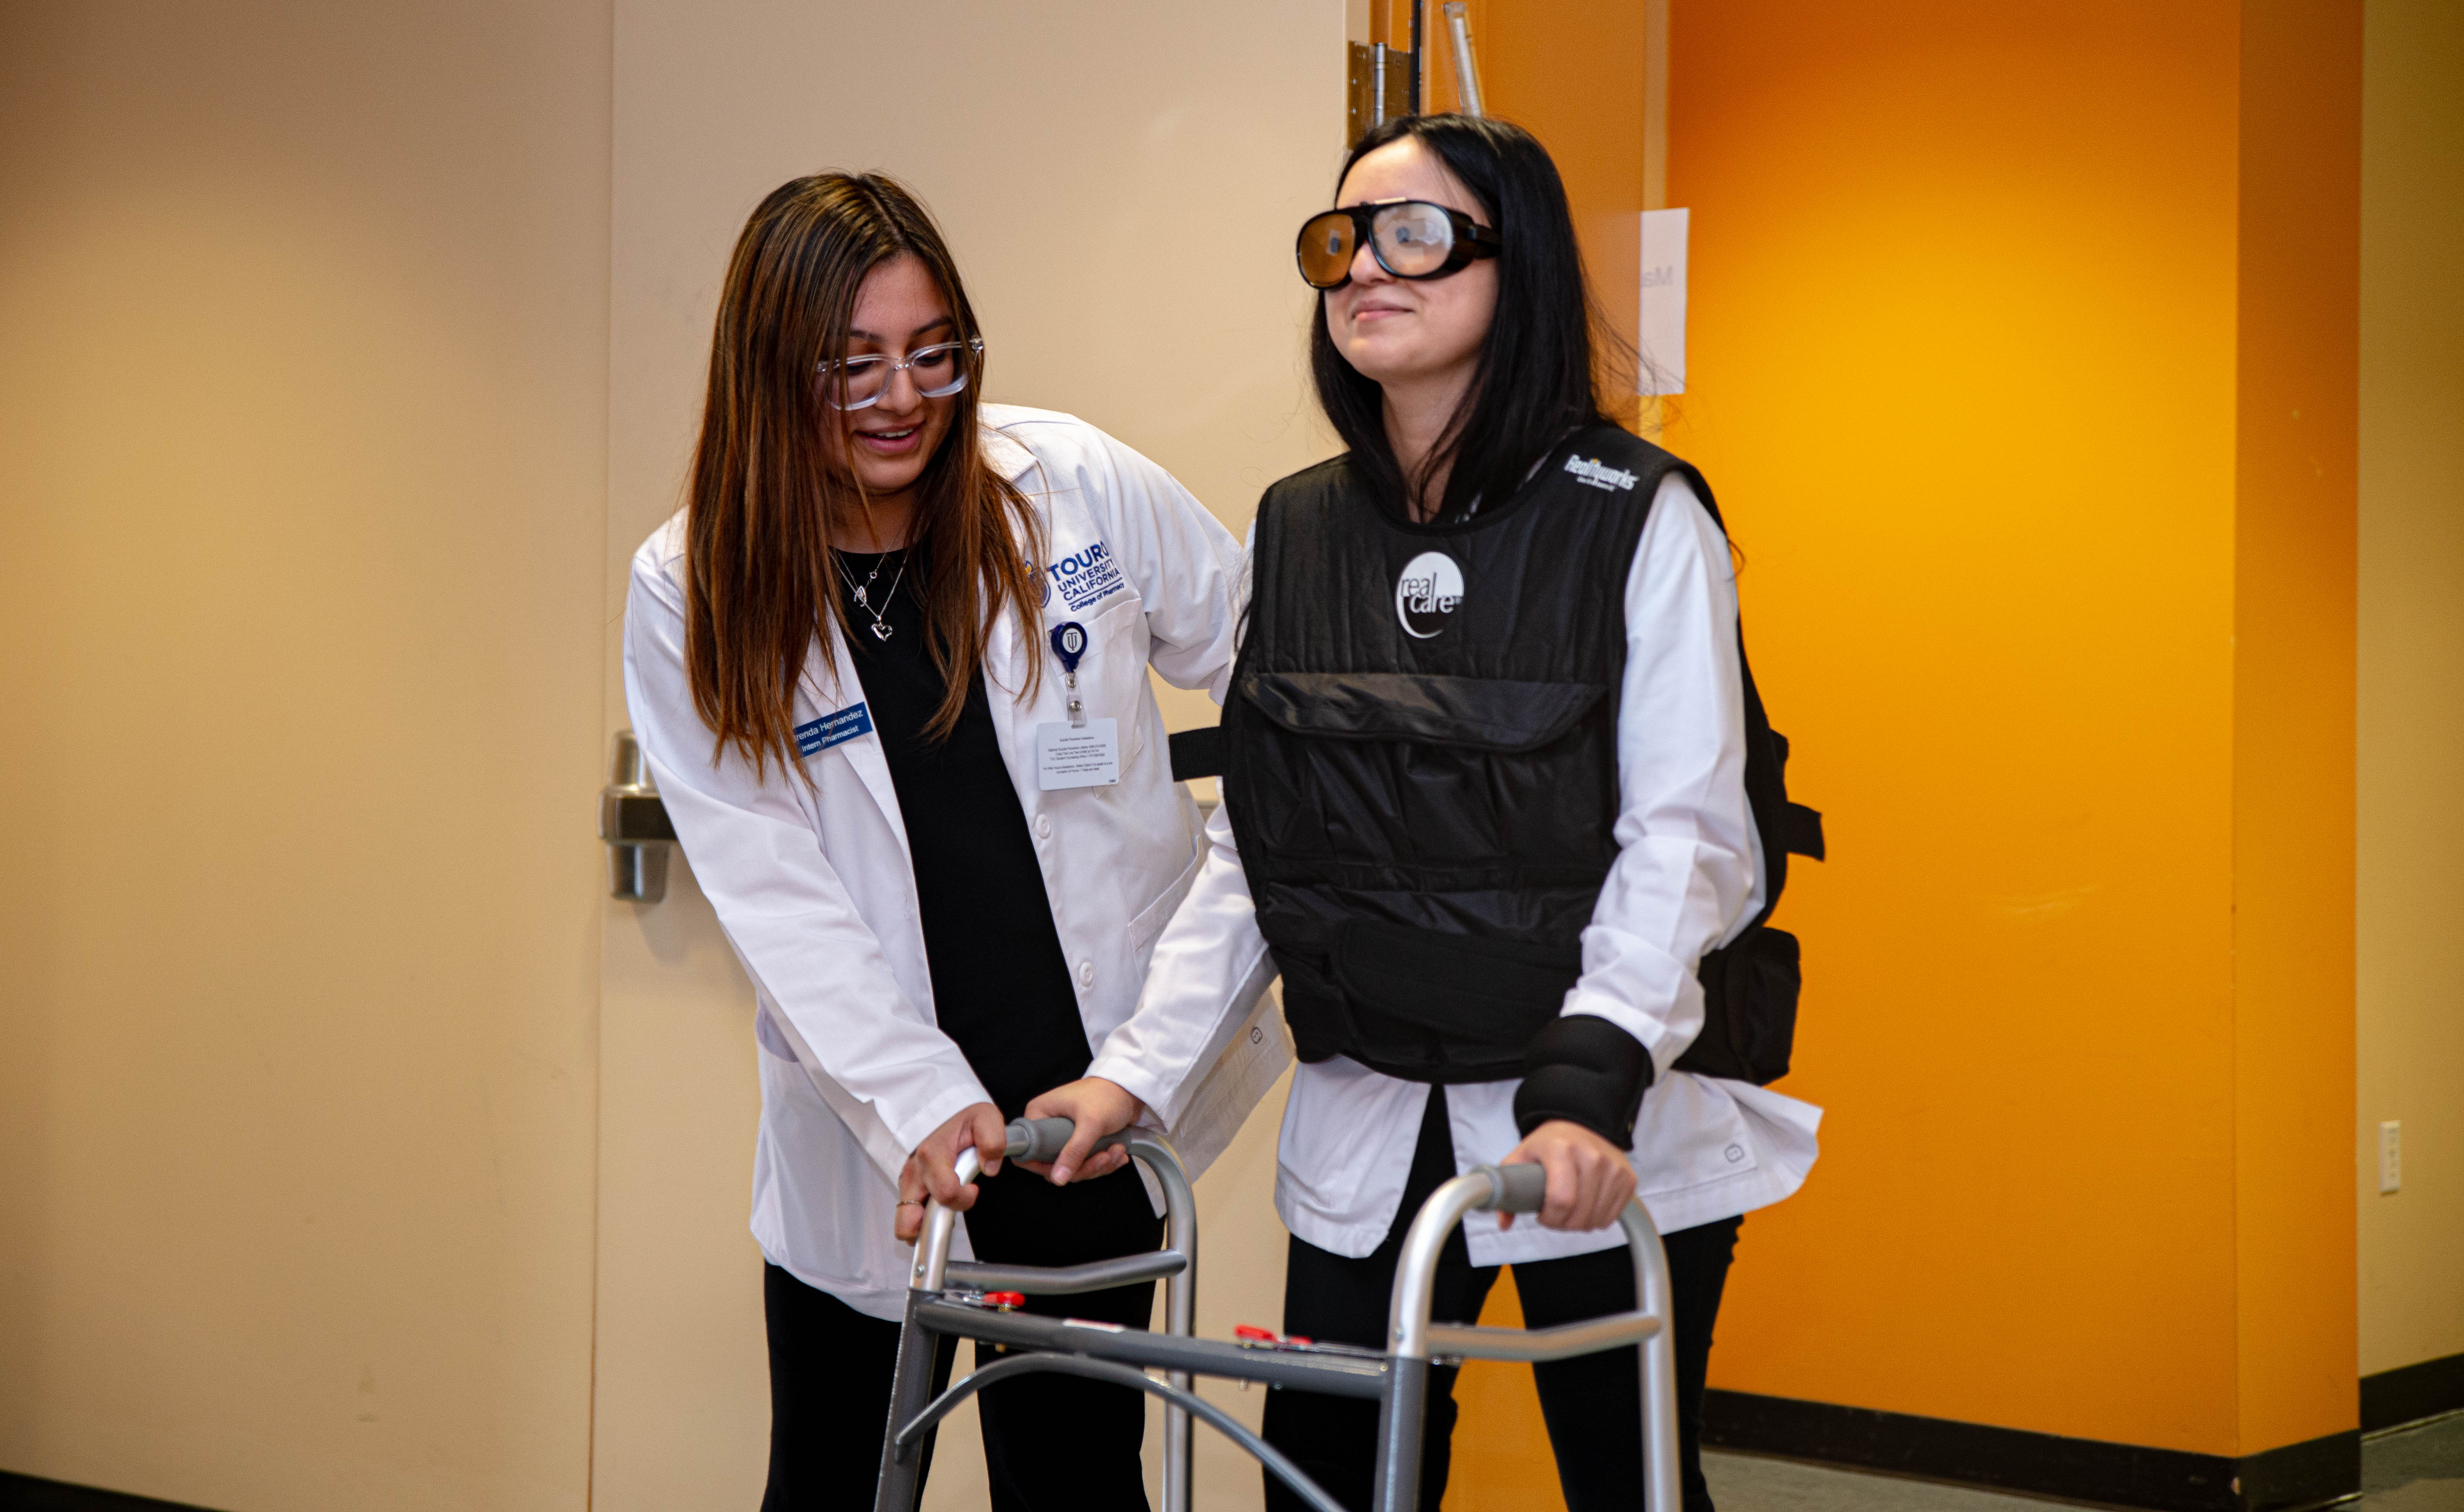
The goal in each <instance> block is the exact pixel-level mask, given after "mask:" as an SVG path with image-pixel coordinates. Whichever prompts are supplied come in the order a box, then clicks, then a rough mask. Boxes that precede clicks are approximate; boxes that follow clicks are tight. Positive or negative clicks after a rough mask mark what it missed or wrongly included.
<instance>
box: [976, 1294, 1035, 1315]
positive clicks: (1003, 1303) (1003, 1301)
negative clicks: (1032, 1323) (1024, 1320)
mask: <svg viewBox="0 0 2464 1512" xmlns="http://www.w3.org/2000/svg"><path fill="white" fill-rule="evenodd" d="M984 1305H985V1306H987V1307H999V1308H1000V1309H1001V1311H1003V1312H1008V1311H1010V1310H1011V1309H1012V1308H1015V1307H1023V1306H1025V1305H1026V1296H1025V1294H1024V1293H1023V1292H1015V1291H988V1292H986V1293H984Z"/></svg>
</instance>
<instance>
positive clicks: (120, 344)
mask: <svg viewBox="0 0 2464 1512" xmlns="http://www.w3.org/2000/svg"><path fill="white" fill-rule="evenodd" d="M606 114H607V17H606V12H605V7H604V6H601V5H597V4H592V3H588V0H572V3H565V0H521V3H518V4H513V5H505V4H496V3H488V4H481V3H477V0H416V3H409V4H395V5H387V6H383V7H365V6H334V5H330V4H323V3H312V0H231V3H226V4H221V5H215V6H210V7H205V6H171V5H139V4H121V5H99V4H98V5H74V6H63V5H49V6H37V5H11V6H9V7H7V8H6V9H5V10H0V354H5V357H0V509H5V512H6V520H7V526H8V545H7V547H6V549H5V553H0V562H5V572H6V587H5V591H0V640H4V641H5V643H6V645H7V646H8V647H9V649H8V651H7V653H6V654H5V655H0V708H5V709H6V711H7V712H6V713H5V714H0V787H5V790H6V791H7V793H8V794H9V812H10V822H9V845H8V862H9V864H8V866H6V868H5V869H0V960H5V961H6V963H7V964H6V967H5V968H0V971H4V972H5V975H0V1468H5V1469H8V1470H11V1471H16V1472H20V1473H26V1474H33V1475H38V1476H44V1477H53V1478H57V1479H67V1480H73V1481H81V1482H86V1483H90V1484H96V1485H101V1486H108V1487H114V1488H119V1489H123V1490H127V1491H133V1492H140V1493H144V1494H148V1495H152V1496H157V1497H164V1498H170V1499H176V1500H179V1501H187V1502H194V1503H199V1504H202V1505H205V1506H209V1507H221V1508H229V1509H232V1512H284V1509H297V1512H332V1509H335V1508H342V1507H349V1508H370V1509H391V1508H404V1509H408V1508H455V1509H471V1508H503V1509H506V1512H517V1509H518V1512H538V1509H550V1508H573V1509H579V1508H581V1507H582V1506H583V1504H584V1501H585V1498H586V1495H587V1480H586V1478H587V1473H588V1452H587V1451H588V1434H589V1418H588V1409H589V1395H588V1389H589V1372H590V1333H589V1329H590V1288H591V1249H590V1244H591V1187H590V1174H591V1162H592V1118H593V1111H592V1088H593V1085H594V1082H595V1069H594V1065H593V1050H592V1023H593V1016H594V1013H595V1010H596V1006H597V997H598V989H597V977H598V943H597V932H598V917H597V912H596V909H595V908H594V907H593V904H592V901H591V900H592V891H593V888H594V881H595V877H596V873H597V868H598V866H599V865H600V863H599V859H598V854H597V850H598V847H597V845H596V844H595V843H594V841H593V840H592V839H591V836H590V833H589V827H588V826H589V800H588V794H589V792H590V790H591V789H592V788H593V787H595V786H596V785H597V782H598V780H599V778H598V773H597V768H598V765H599V753H598V744H599V738H600V718H601V698H602V690H601V684H600V657H601V641H600V613H601V583H600V574H599V562H600V541H601V537H602V536H603V534H604V531H605V520H604V516H603V512H602V511H603V506H602V498H603V488H604V476H605V471H604V470H605V428H606V404H605V338H606V309H607V305H606V288H605V266H606V262H605V245H606V214H607V210H606V185H607V146H606V141H607V128H606Z"/></svg>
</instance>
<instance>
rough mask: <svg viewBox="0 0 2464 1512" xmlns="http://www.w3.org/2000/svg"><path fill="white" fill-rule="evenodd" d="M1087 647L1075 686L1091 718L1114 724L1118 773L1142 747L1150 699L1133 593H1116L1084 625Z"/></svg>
mask: <svg viewBox="0 0 2464 1512" xmlns="http://www.w3.org/2000/svg"><path fill="white" fill-rule="evenodd" d="M1087 643H1088V645H1089V647H1090V650H1089V654H1088V657H1087V660H1086V662H1085V663H1083V664H1082V668H1083V669H1082V670H1081V672H1080V673H1079V678H1078V680H1079V682H1080V683H1082V684H1085V685H1087V691H1086V694H1085V697H1086V701H1087V712H1088V714H1089V717H1091V718H1097V719H1102V718H1111V719H1117V720H1119V721H1120V727H1119V728H1120V732H1121V770H1122V771H1123V772H1124V773H1127V772H1128V771H1129V769H1130V763H1131V761H1133V759H1134V758H1135V757H1136V756H1138V754H1139V753H1140V752H1142V751H1144V750H1145V749H1146V748H1147V714H1148V709H1149V706H1150V705H1152V704H1153V703H1154V701H1155V700H1154V698H1153V697H1152V696H1151V695H1150V694H1149V691H1148V689H1147V612H1146V604H1145V603H1143V602H1142V601H1140V600H1139V598H1138V596H1137V594H1136V592H1135V591H1134V590H1133V591H1132V592H1128V593H1122V594H1116V595H1114V596H1113V598H1112V601H1111V603H1107V604H1106V605H1105V606H1104V608H1103V610H1102V612H1100V613H1098V614H1097V615H1096V616H1095V618H1094V620H1093V622H1092V623H1090V624H1089V625H1088V626H1087Z"/></svg>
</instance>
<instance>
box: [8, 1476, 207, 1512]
mask: <svg viewBox="0 0 2464 1512" xmlns="http://www.w3.org/2000/svg"><path fill="white" fill-rule="evenodd" d="M0 1512H201V1509H199V1508H197V1507H192V1506H188V1505H187V1504H185V1503H183V1502H179V1501H155V1500H154V1499H153V1498H151V1497H132V1496H128V1495H126V1494H124V1493H122V1492H119V1491H97V1490H95V1489H94V1488H93V1487H91V1486H73V1485H70V1484H69V1483H68V1482H66V1481H64V1480H42V1479H36V1478H35V1477H33V1476H21V1475H16V1474H13V1473H12V1472H10V1471H7V1470H0Z"/></svg>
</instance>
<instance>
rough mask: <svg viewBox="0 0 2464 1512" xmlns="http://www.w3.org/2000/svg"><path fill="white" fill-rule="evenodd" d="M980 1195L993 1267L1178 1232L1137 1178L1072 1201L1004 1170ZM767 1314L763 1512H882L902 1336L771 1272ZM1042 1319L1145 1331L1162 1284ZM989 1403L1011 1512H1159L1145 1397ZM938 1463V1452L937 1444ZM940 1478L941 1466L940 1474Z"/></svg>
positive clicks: (999, 1507)
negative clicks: (1145, 1458) (1147, 1456)
mask: <svg viewBox="0 0 2464 1512" xmlns="http://www.w3.org/2000/svg"><path fill="white" fill-rule="evenodd" d="M977 1190H978V1191H979V1193H981V1194H982V1195H981V1196H979V1198H978V1199H977V1202H976V1206H975V1209H974V1211H973V1212H970V1213H969V1214H968V1215H967V1235H968V1238H970V1239H971V1240H972V1241H973V1243H974V1245H975V1250H976V1254H977V1256H978V1258H979V1259H982V1260H1002V1261H1006V1262H1008V1263H1011V1264H1020V1265H1076V1264H1080V1263H1083V1262H1085V1261H1087V1260H1109V1259H1111V1258H1112V1257H1114V1256H1117V1255H1129V1254H1133V1253H1135V1252H1136V1251H1139V1250H1148V1249H1154V1248H1155V1246H1156V1245H1157V1244H1158V1243H1160V1242H1161V1240H1162V1238H1163V1220H1162V1219H1161V1218H1158V1217H1156V1216H1155V1209H1154V1208H1153V1207H1152V1206H1150V1205H1149V1204H1148V1202H1147V1194H1146V1189H1145V1188H1144V1187H1143V1186H1142V1185H1141V1184H1140V1183H1139V1181H1138V1178H1137V1175H1136V1173H1135V1172H1133V1171H1131V1170H1128V1169H1124V1170H1121V1171H1118V1172H1113V1173H1112V1174H1111V1175H1109V1176H1100V1177H1097V1178H1096V1179H1095V1180H1093V1181H1089V1182H1086V1183H1084V1184H1080V1183H1075V1182H1073V1183H1071V1184H1070V1185H1068V1186H1067V1187H1056V1186H1054V1185H1052V1184H1051V1183H1050V1182H1048V1181H1045V1179H1044V1178H1043V1177H1042V1176H1039V1175H1036V1174H1034V1173H1033V1172H1025V1171H1012V1170H1010V1169H1008V1168H1006V1167H1004V1168H1003V1169H1002V1171H1001V1174H1000V1175H998V1176H994V1177H991V1178H989V1179H987V1180H985V1181H983V1182H981V1183H980V1184H979V1186H978V1188H977ZM762 1300H763V1303H764V1304H765V1310H766V1312H767V1315H768V1325H769V1333H770V1484H769V1488H768V1490H767V1491H765V1492H764V1493H763V1495H762V1498H761V1512H840V1509H842V1508H864V1507H869V1506H870V1505H871V1504H872V1493H873V1480H874V1476H875V1475H876V1473H877V1472H878V1471H879V1469H880V1464H881V1439H882V1433H883V1430H884V1428H885V1426H886V1425H887V1424H888V1422H889V1419H890V1382H891V1375H892V1374H894V1373H895V1371H896V1369H897V1364H898V1325H896V1324H894V1323H884V1322H882V1321H881V1320H880V1319H878V1318H869V1317H867V1316H865V1315H864V1314H862V1313H860V1312H857V1311H856V1310H855V1309H854V1308H852V1307H849V1306H848V1305H847V1304H845V1303H843V1302H841V1301H839V1300H838V1299H837V1298H836V1297H833V1296H831V1295H830V1294H829V1293H827V1292H825V1291H820V1290H817V1289H815V1288H813V1287H811V1286H807V1285H805V1284H804V1283H803V1282H800V1281H798V1280H796V1278H794V1277H793V1276H790V1275H788V1274H787V1273H786V1272H785V1271H783V1270H781V1269H780V1268H779V1267H778V1266H776V1265H772V1266H768V1267H766V1268H765V1270H764V1274H763V1278H762ZM1027 1310H1028V1311H1030V1312H1041V1313H1048V1314H1051V1315H1053V1316H1055V1317H1071V1318H1091V1319H1094V1320H1096V1321H1098V1322H1102V1323H1118V1324H1125V1325H1127V1326H1130V1327H1133V1328H1143V1327H1145V1326H1147V1320H1148V1318H1149V1317H1150V1316H1151V1315H1152V1314H1153V1312H1154V1310H1155V1285H1154V1283H1153V1282H1148V1283H1146V1284H1143V1285H1137V1286H1122V1287H1118V1288H1115V1289H1114V1290H1111V1291H1099V1292H1089V1293H1088V1294H1086V1295H1084V1296H1077V1297H1038V1298H1031V1299H1029V1300H1028V1302H1027ZM976 1348H978V1349H979V1350H983V1351H989V1350H990V1349H992V1348H993V1347H992V1346H989V1345H978V1346H977V1347H976ZM956 1351H957V1341H956V1340H947V1339H945V1340H943V1341H942V1344H941V1350H940V1355H939V1357H938V1358H937V1359H936V1360H935V1369H934V1382H933V1389H934V1391H936V1392H937V1391H940V1390H941V1388H942V1387H943V1386H945V1385H947V1384H948V1382H949V1377H950V1369H951V1362H952V1358H953V1356H954V1355H955V1353H956ZM988 1357H989V1355H988V1354H987V1358H988ZM976 1400H977V1403H978V1405H979V1412H980V1413H981V1417H980V1421H981V1423H982V1425H983V1438H984V1468H985V1469H986V1471H987V1472H988V1473H989V1475H988V1479H990V1480H991V1482H992V1504H993V1506H994V1508H995V1509H996V1512H1058V1509H1062V1508H1069V1509H1073V1512H1074V1509H1078V1508H1086V1509H1089V1512H1146V1508H1147V1493H1146V1479H1145V1476H1144V1474H1143V1473H1142V1472H1141V1470H1140V1467H1139V1463H1138V1448H1139V1445H1140V1443H1141V1442H1142V1441H1143V1439H1144V1437H1145V1435H1146V1402H1145V1398H1144V1397H1143V1396H1142V1395H1141V1394H1140V1393H1138V1392H1136V1391H1132V1390H1130V1389H1128V1388H1126V1387H1119V1386H1107V1385H1104V1384H1103V1383H1101V1382H1097V1381H1086V1380H1080V1379H1077V1378H1076V1377H1073V1376H1067V1375H1050V1374H1042V1373H1039V1374H1034V1375H1029V1376H1027V1377H1025V1378H1023V1379H1022V1380H1017V1381H1012V1382H1009V1383H1007V1384H1005V1385H1001V1386H997V1387H994V1388H992V1389H991V1390H989V1391H984V1392H982V1393H981V1394H980V1395H979V1396H978V1397H977V1399H976ZM925 1453H926V1455H928V1456H929V1455H930V1454H931V1453H932V1449H931V1445H930V1443H929V1441H928V1443H927V1445H926V1448H925ZM931 1464H932V1461H931V1460H930V1458H927V1459H926V1461H925V1465H926V1468H927V1469H928V1470H929V1469H930V1468H931Z"/></svg>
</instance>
